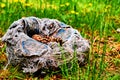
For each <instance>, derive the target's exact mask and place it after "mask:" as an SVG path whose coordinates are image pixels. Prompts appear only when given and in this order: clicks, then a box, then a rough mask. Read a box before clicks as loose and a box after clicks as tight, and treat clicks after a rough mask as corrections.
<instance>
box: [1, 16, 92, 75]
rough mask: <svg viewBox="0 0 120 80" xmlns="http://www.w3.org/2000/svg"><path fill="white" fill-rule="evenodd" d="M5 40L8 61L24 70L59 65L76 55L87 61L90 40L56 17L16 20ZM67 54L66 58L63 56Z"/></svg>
mask: <svg viewBox="0 0 120 80" xmlns="http://www.w3.org/2000/svg"><path fill="white" fill-rule="evenodd" d="M2 41H3V42H6V45H7V47H6V54H7V57H8V64H12V65H14V66H15V65H19V66H20V67H21V68H22V69H23V72H25V73H34V72H36V71H38V70H40V69H49V68H50V67H54V68H57V67H59V66H60V65H62V64H64V61H66V62H67V63H69V61H71V60H72V59H73V58H74V54H76V58H77V59H78V64H79V65H83V64H85V60H86V59H87V55H88V51H89V48H90V45H89V42H88V41H87V40H86V39H84V38H83V37H82V36H81V35H80V33H79V32H78V31H77V30H76V29H74V28H72V27H71V26H70V25H66V24H65V23H63V22H60V21H58V20H56V19H48V18H42V19H40V18H36V17H26V18H22V19H19V20H17V21H15V22H13V23H12V24H11V25H10V27H9V29H8V30H7V32H6V33H5V35H4V36H3V37H2ZM63 55H64V56H65V59H63V58H62V56H63Z"/></svg>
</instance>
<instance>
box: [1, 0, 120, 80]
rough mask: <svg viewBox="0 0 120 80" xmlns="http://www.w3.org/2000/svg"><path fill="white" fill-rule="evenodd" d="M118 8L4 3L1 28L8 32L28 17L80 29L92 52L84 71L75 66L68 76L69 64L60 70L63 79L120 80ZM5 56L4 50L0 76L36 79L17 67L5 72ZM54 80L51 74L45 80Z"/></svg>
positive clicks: (71, 2)
mask: <svg viewBox="0 0 120 80" xmlns="http://www.w3.org/2000/svg"><path fill="white" fill-rule="evenodd" d="M119 5H120V1H119V0H111V1H108V0H101V1H98V0H92V1H91V0H80V1H77V0H59V1H58V0H34V1H33V0H1V1H0V28H1V30H2V32H5V31H6V30H7V28H8V27H9V26H10V24H11V23H12V22H13V21H15V20H18V19H20V18H22V17H27V16H36V17H39V18H44V17H47V18H55V19H58V20H60V21H63V22H65V23H66V24H69V25H71V26H73V27H74V28H76V29H78V30H79V31H80V33H81V35H82V36H83V37H84V38H86V39H88V40H89V41H90V43H91V50H90V53H89V59H88V64H87V65H85V66H84V67H80V68H78V66H77V64H73V63H72V64H73V66H74V67H72V68H71V69H70V70H69V71H70V72H69V71H68V68H67V67H66V64H65V65H63V66H61V71H62V73H61V74H62V78H66V79H74V80H75V79H83V80H89V79H92V80H98V79H99V80H102V79H104V80H117V79H118V80H119V77H120V74H119V73H120V68H119V67H120V65H119V63H120V60H119V59H120V55H119V52H120V46H119V44H120V43H119V41H120V37H119V35H120V34H119V33H117V32H116V29H117V28H119V25H120V7H119ZM1 30H0V31H1ZM2 32H0V38H1V37H2V35H3V34H1V33H2ZM0 46H1V44H0ZM4 54H5V47H1V48H0V56H1V57H0V58H1V59H0V68H1V70H0V73H2V74H3V73H4V76H6V78H9V79H13V78H17V79H23V78H27V79H28V78H30V79H32V78H33V75H30V77H28V76H27V75H26V74H24V73H22V72H19V71H17V67H16V68H13V67H9V69H8V70H7V71H3V68H4V66H5V64H6V58H5V55H4ZM3 57H4V58H3ZM73 62H74V61H73ZM14 71H15V72H14ZM12 72H14V73H13V74H12ZM72 72H73V73H72ZM52 73H54V72H52ZM51 76H52V74H51V75H50V74H48V75H47V76H46V77H45V79H50V78H51ZM53 77H54V76H52V78H53ZM0 78H1V76H0ZM33 79H37V78H33Z"/></svg>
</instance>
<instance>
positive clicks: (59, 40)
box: [32, 34, 62, 45]
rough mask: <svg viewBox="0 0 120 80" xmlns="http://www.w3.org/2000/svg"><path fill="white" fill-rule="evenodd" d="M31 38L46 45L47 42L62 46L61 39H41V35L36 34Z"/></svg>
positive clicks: (47, 37) (46, 37)
mask: <svg viewBox="0 0 120 80" xmlns="http://www.w3.org/2000/svg"><path fill="white" fill-rule="evenodd" d="M32 38H33V39H35V40H37V41H39V42H42V43H46V44H47V43H49V42H57V43H60V45H62V39H60V38H55V37H49V36H45V37H42V36H41V35H38V34H35V35H33V36H32Z"/></svg>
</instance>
